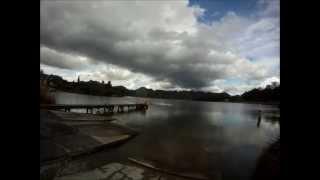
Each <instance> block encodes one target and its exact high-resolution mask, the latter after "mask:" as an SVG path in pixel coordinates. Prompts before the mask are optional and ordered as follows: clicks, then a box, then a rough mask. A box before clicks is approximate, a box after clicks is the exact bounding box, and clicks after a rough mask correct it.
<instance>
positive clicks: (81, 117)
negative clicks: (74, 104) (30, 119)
mask: <svg viewBox="0 0 320 180" xmlns="http://www.w3.org/2000/svg"><path fill="white" fill-rule="evenodd" d="M50 112H52V113H53V114H55V115H56V116H58V117H60V118H61V119H63V120H74V121H112V120H114V118H111V117H110V116H103V115H95V114H86V113H75V112H64V111H54V110H50Z"/></svg>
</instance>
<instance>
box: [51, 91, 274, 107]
mask: <svg viewBox="0 0 320 180" xmlns="http://www.w3.org/2000/svg"><path fill="white" fill-rule="evenodd" d="M57 92H63V93H72V94H80V95H87V96H99V97H109V98H114V97H116V98H121V97H136V98H150V99H165V100H184V101H200V102H220V103H243V104H261V105H274V106H278V105H280V102H276V101H275V102H261V101H206V100H196V99H179V98H160V97H148V96H130V95H127V96H102V95H94V94H85V93H77V92H70V91H61V90H56V91H54V92H53V93H57Z"/></svg>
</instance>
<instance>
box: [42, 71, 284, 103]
mask: <svg viewBox="0 0 320 180" xmlns="http://www.w3.org/2000/svg"><path fill="white" fill-rule="evenodd" d="M40 81H41V82H44V81H45V82H47V84H48V86H49V87H50V88H52V89H54V90H60V91H65V92H72V93H79V94H89V95H97V96H118V97H121V96H136V97H151V98H165V99H188V100H195V101H228V102H260V103H261V102H263V103H274V102H280V85H279V84H272V85H269V86H267V87H266V88H265V89H253V90H251V91H248V92H245V93H243V94H242V95H236V96H231V95H229V94H228V93H225V92H223V93H211V92H202V91H165V90H153V89H148V88H145V87H141V88H138V89H136V90H130V89H127V88H126V87H124V86H112V84H111V82H110V81H109V82H108V83H104V82H103V81H102V82H98V81H92V80H90V81H87V82H84V81H80V79H79V78H78V81H77V82H68V81H66V80H64V79H63V78H62V77H60V76H57V75H47V74H45V73H43V71H40Z"/></svg>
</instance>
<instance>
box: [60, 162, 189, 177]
mask: <svg viewBox="0 0 320 180" xmlns="http://www.w3.org/2000/svg"><path fill="white" fill-rule="evenodd" d="M84 179H85V180H102V179H104V180H127V179H128V180H129V179H130V180H142V179H143V180H186V178H182V177H177V176H172V175H168V174H164V173H161V172H156V171H152V170H150V169H148V168H144V167H140V166H135V165H132V164H123V163H117V162H113V163H109V164H106V165H104V166H101V167H99V168H96V169H93V170H89V171H85V172H81V173H75V174H71V175H65V176H60V177H56V178H55V179H54V180H84Z"/></svg>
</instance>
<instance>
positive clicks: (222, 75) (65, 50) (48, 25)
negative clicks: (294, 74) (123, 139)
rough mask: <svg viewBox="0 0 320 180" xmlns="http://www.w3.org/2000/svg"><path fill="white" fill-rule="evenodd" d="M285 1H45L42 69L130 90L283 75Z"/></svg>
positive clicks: (232, 83)
mask: <svg viewBox="0 0 320 180" xmlns="http://www.w3.org/2000/svg"><path fill="white" fill-rule="evenodd" d="M279 6H280V5H279V0H238V1H236V0H232V1H222V0H215V1H213V0H212V1H205V0H201V1H196V0H193V1H188V0H165V1H160V0H159V1H158V0H151V1H146V0H141V1H133V0H131V1H125V0H121V1H112V0H106V1H92V2H91V1H90V2H89V1H88V2H85V1H67V0H66V1H41V24H40V55H41V60H40V68H41V69H43V70H44V72H45V73H49V74H57V75H60V76H62V77H63V78H64V79H67V80H69V81H72V80H76V79H77V77H78V76H80V79H81V80H84V81H87V80H97V81H101V80H104V81H109V80H110V81H111V82H112V84H113V85H123V86H126V87H127V88H130V89H137V88H139V87H142V86H145V87H148V88H153V89H164V90H181V89H186V90H191V89H192V90H203V91H211V92H222V91H225V92H228V93H230V94H241V93H243V92H244V91H247V90H250V89H252V88H255V87H258V86H265V85H266V84H268V83H271V82H272V81H277V82H279V81H280V68H279V62H280V58H279V51H280V43H279V41H280V18H279V16H280V15H279V14H280V12H279V11H280V7H279Z"/></svg>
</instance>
